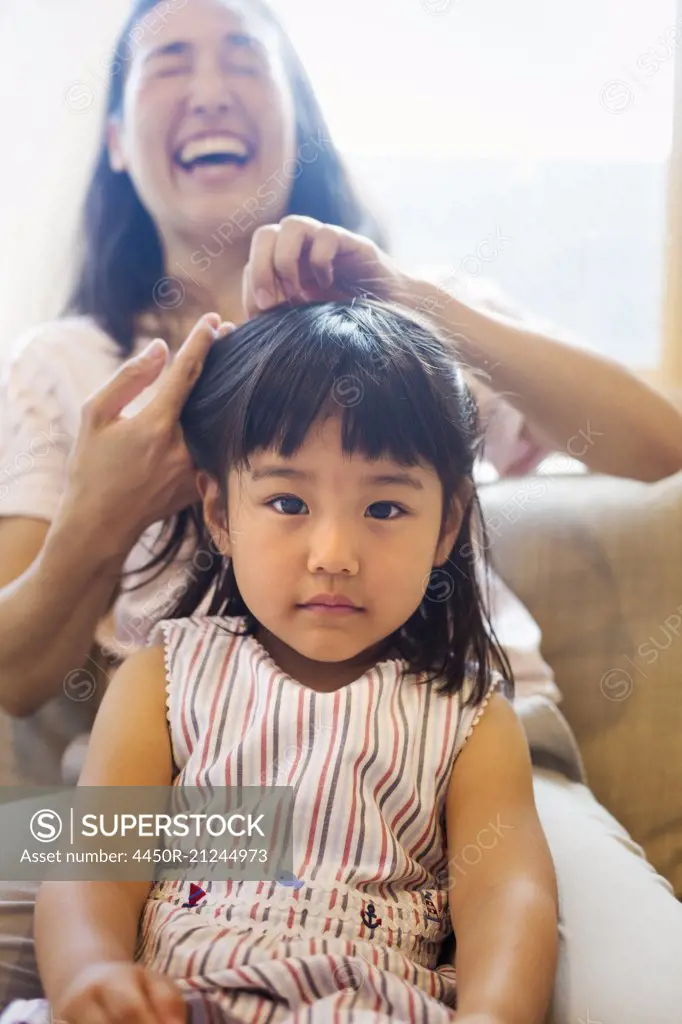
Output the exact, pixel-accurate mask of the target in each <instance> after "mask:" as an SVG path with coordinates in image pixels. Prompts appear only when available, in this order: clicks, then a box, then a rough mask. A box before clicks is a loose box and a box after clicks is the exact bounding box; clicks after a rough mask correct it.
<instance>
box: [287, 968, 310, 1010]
mask: <svg viewBox="0 0 682 1024" xmlns="http://www.w3.org/2000/svg"><path fill="white" fill-rule="evenodd" d="M282 962H283V964H284V966H285V967H286V969H287V970H288V972H289V974H290V975H291V977H292V978H293V979H294V985H295V986H296V988H297V989H298V993H299V995H300V997H301V999H302V1000H303V1002H304V1003H308V1002H310V1000H309V999H306V994H305V989H304V988H303V985H302V984H301V980H300V977H299V974H300V973H301V972H299V971H297V970H295V969H294V967H292V965H291V963H290V962H289V960H284V961H282Z"/></svg>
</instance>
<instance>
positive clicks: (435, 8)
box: [420, 0, 457, 16]
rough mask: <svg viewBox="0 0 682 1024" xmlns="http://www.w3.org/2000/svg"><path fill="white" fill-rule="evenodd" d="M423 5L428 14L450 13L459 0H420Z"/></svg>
mask: <svg viewBox="0 0 682 1024" xmlns="http://www.w3.org/2000/svg"><path fill="white" fill-rule="evenodd" d="M420 2H421V5H422V7H423V8H424V10H425V11H426V13H427V14H435V15H437V16H440V15H442V14H449V13H450V11H451V10H452V9H453V7H454V6H455V4H456V3H457V0H420Z"/></svg>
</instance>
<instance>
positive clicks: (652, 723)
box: [482, 473, 682, 894]
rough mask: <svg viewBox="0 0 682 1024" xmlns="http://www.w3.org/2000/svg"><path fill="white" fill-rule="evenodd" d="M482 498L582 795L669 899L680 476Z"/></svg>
mask: <svg viewBox="0 0 682 1024" xmlns="http://www.w3.org/2000/svg"><path fill="white" fill-rule="evenodd" d="M482 502H483V507H484V510H485V512H486V517H487V519H488V522H489V524H490V525H491V526H492V529H491V531H490V532H491V537H490V541H491V543H490V554H491V557H492V561H493V564H494V565H495V566H496V568H497V569H498V571H499V572H500V574H501V576H502V577H503V579H504V580H506V582H507V583H508V584H509V586H510V587H511V588H512V590H514V591H515V593H516V594H518V596H519V597H520V598H521V600H522V601H523V602H524V604H526V606H527V607H528V608H529V610H530V611H531V613H532V614H533V616H534V617H535V619H536V620H537V622H538V624H539V625H540V627H541V629H542V633H543V644H542V653H543V655H544V657H545V658H546V660H547V661H548V662H549V664H550V665H551V666H552V668H553V669H554V671H555V673H556V680H557V683H558V685H559V687H560V689H561V691H562V694H563V701H562V704H561V707H562V710H563V712H564V714H565V715H566V717H567V718H568V720H569V722H570V724H571V725H572V727H573V729H574V730H575V733H576V736H577V738H578V741H579V745H580V749H581V752H582V754H583V758H584V762H585V767H586V769H587V773H588V778H589V782H590V785H591V787H592V789H593V791H594V793H595V795H596V796H597V798H598V799H599V800H600V801H601V802H602V803H603V804H604V805H605V806H606V807H607V808H608V810H609V811H611V813H612V814H614V815H615V817H616V818H618V819H619V820H620V821H621V822H622V823H623V824H624V825H625V826H626V828H627V829H628V830H629V831H630V833H631V834H632V836H633V838H634V839H635V840H636V841H637V842H639V843H641V844H642V845H643V846H644V848H645V850H646V853H647V855H648V857H649V859H650V860H651V862H652V863H653V864H654V866H655V867H656V868H657V869H658V870H659V871H660V872H661V873H662V874H663V875H665V876H666V877H667V878H669V879H670V881H671V882H672V883H673V885H674V886H675V889H676V892H677V893H678V894H682V473H678V474H676V475H675V476H672V477H670V478H668V479H667V480H663V481H660V482H658V483H656V484H643V483H638V482H634V481H628V480H621V479H616V478H612V477H604V476H592V475H585V476H568V477H563V478H562V477H560V476H559V477H557V478H555V479H553V478H551V477H543V476H534V477H526V478H522V479H515V480H505V481H500V482H497V483H494V484H490V485H487V486H485V487H484V488H483V489H482Z"/></svg>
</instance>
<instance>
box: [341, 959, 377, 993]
mask: <svg viewBox="0 0 682 1024" xmlns="http://www.w3.org/2000/svg"><path fill="white" fill-rule="evenodd" d="M356 956H362V954H356ZM362 959H363V960H364V961H365V963H367V964H369V960H367V959H366V958H365V957H363V958H362ZM370 966H371V964H370ZM332 978H333V980H334V984H335V985H336V987H337V988H338V989H340V990H341V991H344V990H345V989H349V988H350V989H353V991H355V992H357V991H359V990H360V989H361V988H362V986H363V985H364V983H365V981H366V979H367V971H366V970H365V968H364V967H363V966H362V964H360V963H359V962H358V960H357V959H353V960H351V959H346V960H344V962H343V963H342V964H341V965H340V966H339V967H337V968H336V969H335V970H334V972H333V974H332Z"/></svg>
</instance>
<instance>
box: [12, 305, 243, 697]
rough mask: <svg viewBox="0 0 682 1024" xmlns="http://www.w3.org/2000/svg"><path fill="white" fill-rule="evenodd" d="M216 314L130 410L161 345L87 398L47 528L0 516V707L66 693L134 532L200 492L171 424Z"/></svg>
mask: <svg viewBox="0 0 682 1024" xmlns="http://www.w3.org/2000/svg"><path fill="white" fill-rule="evenodd" d="M219 319H220V318H219V317H218V315H217V314H208V315H207V316H205V317H202V319H201V320H200V321H199V322H198V323H197V325H196V326H195V328H194V330H193V331H192V333H191V334H190V335H189V337H188V339H187V341H186V342H185V343H184V345H183V346H182V348H181V349H180V350H179V352H178V354H177V355H176V356H175V358H174V360H173V363H172V365H171V366H170V368H169V369H168V370H167V372H166V373H165V375H164V378H163V380H162V382H161V384H160V387H159V389H158V391H157V393H156V395H155V396H154V398H153V399H152V400H151V401H150V402H149V403H148V404H147V405H146V406H145V408H143V409H142V410H141V411H140V412H138V413H137V414H136V415H135V416H131V417H126V416H125V415H121V413H122V411H123V410H124V409H125V407H126V406H127V405H128V404H129V403H130V402H132V401H133V400H134V399H135V398H137V397H138V396H139V395H140V394H141V393H142V392H143V391H145V389H146V388H148V387H149V385H150V384H152V383H153V382H154V381H155V380H156V378H157V377H159V375H160V373H161V371H162V370H163V368H164V366H165V361H166V357H167V350H166V349H165V348H164V346H163V345H162V346H161V348H160V350H159V348H158V346H157V355H156V358H153V357H152V358H147V359H140V358H138V359H132V360H129V361H128V362H127V363H125V364H124V365H123V366H122V367H121V369H120V370H119V371H118V373H116V374H115V375H114V376H113V377H112V378H111V380H109V381H108V382H107V383H106V384H105V385H104V386H103V387H102V388H100V390H99V391H97V392H96V393H95V394H94V395H92V396H91V397H90V398H89V399H88V401H87V402H86V403H85V405H84V407H83V412H82V417H81V428H80V432H79V435H78V437H77V439H76V444H75V448H74V450H73V452H72V453H71V457H70V461H69V463H68V474H67V480H66V486H65V491H64V493H63V495H62V498H61V502H58V507H57V511H56V513H55V518H54V520H53V521H52V525H51V527H50V528H49V530H48V529H47V524H45V525H44V527H43V524H41V523H39V522H38V521H33V523H32V524H31V522H30V520H28V519H21V518H19V519H17V518H15V517H13V518H5V519H4V520H1V521H0V708H2V709H3V710H5V711H7V712H8V713H9V714H11V715H15V716H18V717H23V716H26V715H31V714H33V713H34V712H36V711H37V710H38V709H39V708H40V707H42V705H43V704H44V703H45V702H46V701H48V700H50V698H52V697H55V696H56V695H57V694H58V693H60V692H61V689H62V684H63V681H64V678H65V677H66V676H67V675H68V673H69V672H71V671H73V670H75V669H78V668H80V667H81V665H82V664H83V662H84V660H85V658H86V656H87V654H88V651H89V650H90V648H91V646H92V643H93V638H94V634H95V629H96V626H97V622H98V620H99V619H100V618H101V616H102V615H104V613H105V612H106V611H107V609H108V607H109V606H110V604H111V600H112V597H113V595H114V593H115V590H116V588H117V586H118V584H119V582H120V574H121V570H122V568H123V565H124V562H125V559H126V556H127V555H128V553H129V551H130V549H131V548H132V547H133V545H134V544H135V543H136V541H137V540H138V538H139V536H140V534H141V533H142V532H143V530H144V529H145V527H147V526H149V525H150V524H152V523H155V522H157V521H161V520H163V519H165V518H166V517H168V516H170V515H172V514H173V513H174V512H177V511H178V510H179V509H181V508H184V507H185V506H187V505H190V504H192V502H193V501H194V500H195V499H196V497H197V491H196V485H195V482H194V467H193V466H192V462H191V459H190V457H189V453H188V452H187V449H186V446H185V444H184V439H183V436H182V430H181V428H180V425H179V422H178V421H179V416H180V412H181V410H182V406H183V404H184V402H185V399H186V397H187V395H188V394H189V392H190V391H191V389H192V387H193V385H194V382H195V381H196V379H197V377H198V376H199V374H200V372H201V368H202V366H203V362H204V359H205V357H206V355H207V353H208V351H209V349H210V347H211V345H212V344H213V341H214V339H215V337H216V330H217V328H218V323H219ZM229 327H231V325H222V327H221V330H220V332H219V333H221V334H223V333H224V332H225V329H227V328H229ZM60 484H61V481H60ZM3 508H4V506H3V505H2V504H0V517H2V513H3ZM27 523H28V524H30V525H27ZM41 530H42V531H43V532H42V537H41ZM43 538H44V545H43V546H42V547H40V544H39V543H38V542H39V540H41V539H43ZM18 540H19V541H20V542H21V543H22V545H23V551H21V552H18V551H17V550H16V544H17V541H18ZM36 548H38V550H37V551H36ZM3 555H5V556H6V557H5V558H3ZM36 556H37V557H36ZM12 567H13V568H12Z"/></svg>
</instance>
